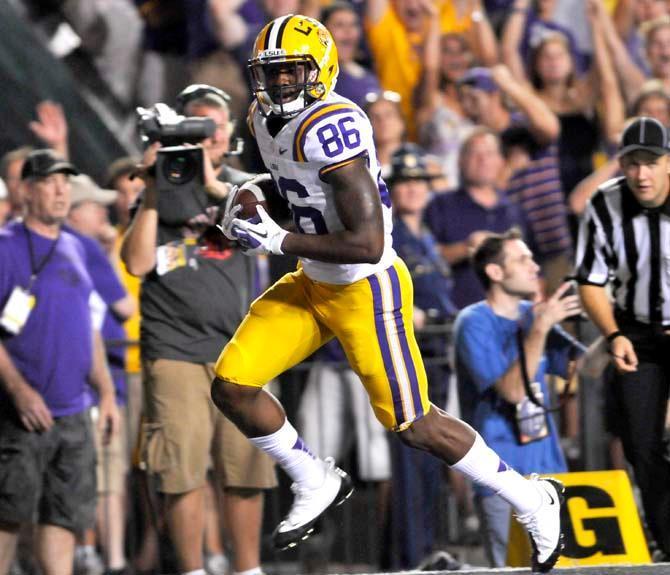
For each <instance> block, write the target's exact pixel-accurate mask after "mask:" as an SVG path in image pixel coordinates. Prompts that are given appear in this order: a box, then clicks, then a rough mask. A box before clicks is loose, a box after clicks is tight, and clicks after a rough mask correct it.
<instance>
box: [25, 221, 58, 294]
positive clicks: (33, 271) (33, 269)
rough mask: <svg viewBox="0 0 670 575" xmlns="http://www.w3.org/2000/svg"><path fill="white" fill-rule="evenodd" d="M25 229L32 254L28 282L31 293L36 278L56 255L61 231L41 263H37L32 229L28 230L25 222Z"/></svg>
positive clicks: (30, 253)
mask: <svg viewBox="0 0 670 575" xmlns="http://www.w3.org/2000/svg"><path fill="white" fill-rule="evenodd" d="M23 229H24V230H25V231H26V239H27V240H28V254H29V255H30V283H29V284H28V293H30V291H31V290H32V288H33V284H34V283H35V280H36V279H37V276H38V275H39V274H40V272H41V271H42V270H43V269H44V267H45V266H46V265H47V264H48V263H49V260H50V259H51V258H52V256H53V255H54V252H55V251H56V245H57V244H58V240H59V239H60V231H59V232H58V236H57V237H56V239H55V240H54V241H53V243H52V244H51V247H50V248H49V251H48V252H47V254H46V255H45V256H44V257H43V258H42V261H41V262H39V264H36V263H35V248H34V246H33V238H32V236H31V235H30V230H28V226H26V224H23Z"/></svg>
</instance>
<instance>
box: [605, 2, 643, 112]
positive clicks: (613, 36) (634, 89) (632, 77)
mask: <svg viewBox="0 0 670 575" xmlns="http://www.w3.org/2000/svg"><path fill="white" fill-rule="evenodd" d="M597 18H598V20H599V21H600V26H601V29H602V33H603V37H604V41H605V44H606V45H607V48H608V49H609V51H610V53H611V55H612V59H613V60H614V69H615V71H616V72H617V74H618V76H619V81H620V83H621V88H622V90H623V96H624V99H625V101H626V103H628V104H630V103H631V102H632V101H633V100H634V99H635V97H636V96H637V94H638V92H639V91H640V86H642V84H643V83H644V81H645V75H644V73H643V72H642V70H640V69H639V68H638V67H637V66H636V65H635V62H633V59H632V58H631V56H630V54H629V53H628V49H627V48H626V46H625V45H624V43H623V41H622V40H621V37H620V36H619V34H618V33H617V31H616V28H615V27H614V22H612V18H610V15H609V14H608V13H607V10H600V9H599V10H598V11H597Z"/></svg>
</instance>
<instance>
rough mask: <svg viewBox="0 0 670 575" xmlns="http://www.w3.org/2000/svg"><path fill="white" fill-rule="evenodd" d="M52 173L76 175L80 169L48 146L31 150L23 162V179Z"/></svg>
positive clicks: (43, 176)
mask: <svg viewBox="0 0 670 575" xmlns="http://www.w3.org/2000/svg"><path fill="white" fill-rule="evenodd" d="M51 174H70V175H73V176H76V175H77V174H79V170H77V168H75V167H74V166H73V165H72V164H71V163H70V162H68V161H66V160H64V159H63V158H61V157H60V156H59V155H58V154H56V152H54V151H53V150H51V149H48V148H44V149H40V150H33V151H32V152H30V154H28V156H27V157H26V159H25V161H24V162H23V168H21V179H22V180H27V179H28V178H46V177H47V176H50V175H51Z"/></svg>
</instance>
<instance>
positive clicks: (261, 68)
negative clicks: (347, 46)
mask: <svg viewBox="0 0 670 575" xmlns="http://www.w3.org/2000/svg"><path fill="white" fill-rule="evenodd" d="M253 54H254V57H253V58H252V59H251V60H249V63H248V68H249V72H250V78H251V88H252V90H253V93H254V95H255V96H256V100H257V101H258V104H259V107H260V111H261V112H262V113H263V115H265V116H268V115H270V114H274V115H277V116H281V117H282V118H291V117H293V116H295V115H297V114H299V113H300V112H302V111H303V110H304V109H305V108H307V107H308V106H311V105H312V104H313V103H314V102H316V101H318V100H321V99H323V98H325V96H326V95H327V94H328V93H329V92H330V91H331V90H332V89H333V87H334V86H335V82H336V80H337V74H338V72H339V67H338V63H337V49H336V47H335V43H334V41H333V39H332V37H331V36H330V33H329V32H328V30H327V29H326V28H325V27H324V26H323V25H322V24H321V23H319V22H317V21H316V20H313V19H312V18H307V17H305V16H294V15H289V16H284V17H281V18H277V19H276V20H274V21H272V22H270V23H269V24H268V25H267V26H266V27H265V28H263V30H261V32H260V34H259V35H258V37H257V38H256V43H255V45H254V53H253Z"/></svg>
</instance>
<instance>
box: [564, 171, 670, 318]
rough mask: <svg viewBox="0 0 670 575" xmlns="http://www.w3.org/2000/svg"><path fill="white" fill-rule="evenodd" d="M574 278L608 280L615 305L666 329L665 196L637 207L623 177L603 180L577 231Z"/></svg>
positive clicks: (669, 279)
mask: <svg viewBox="0 0 670 575" xmlns="http://www.w3.org/2000/svg"><path fill="white" fill-rule="evenodd" d="M576 278H577V281H578V282H579V283H581V284H593V285H598V286H604V285H605V284H607V283H608V282H611V284H612V287H613V294H614V298H615V305H616V307H617V308H618V309H620V310H622V311H624V312H626V313H628V314H629V315H630V316H631V317H634V318H635V319H636V320H637V321H641V322H643V323H655V324H663V325H664V326H670V196H669V197H668V198H667V199H666V201H665V203H664V204H663V205H662V206H660V207H659V208H657V209H654V210H648V209H645V208H643V207H642V206H641V205H640V204H639V202H638V201H637V200H636V199H635V196H634V195H633V193H632V192H631V190H630V188H629V187H628V185H627V184H626V180H625V178H623V177H621V178H615V179H612V180H609V181H607V182H605V183H604V184H603V185H602V186H600V187H599V188H598V191H597V192H596V193H595V194H594V195H593V197H592V198H591V200H590V201H589V203H588V205H587V208H586V212H585V214H584V216H583V218H582V222H581V224H580V229H579V242H578V245H577V260H576Z"/></svg>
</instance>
